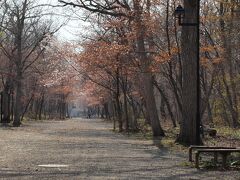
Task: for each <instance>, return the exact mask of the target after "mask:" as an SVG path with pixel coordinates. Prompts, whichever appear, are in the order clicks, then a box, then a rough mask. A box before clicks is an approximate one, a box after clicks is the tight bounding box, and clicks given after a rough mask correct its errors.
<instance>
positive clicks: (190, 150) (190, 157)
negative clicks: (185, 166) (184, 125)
mask: <svg viewBox="0 0 240 180" xmlns="http://www.w3.org/2000/svg"><path fill="white" fill-rule="evenodd" d="M192 150H193V149H192V147H190V148H189V152H188V154H189V157H188V158H189V159H188V160H189V161H190V162H192Z"/></svg>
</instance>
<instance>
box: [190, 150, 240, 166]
mask: <svg viewBox="0 0 240 180" xmlns="http://www.w3.org/2000/svg"><path fill="white" fill-rule="evenodd" d="M198 149H236V148H235V147H220V146H190V147H189V149H188V150H189V151H188V154H189V161H190V162H192V161H193V160H192V152H193V150H198Z"/></svg>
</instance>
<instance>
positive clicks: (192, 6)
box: [177, 0, 201, 145]
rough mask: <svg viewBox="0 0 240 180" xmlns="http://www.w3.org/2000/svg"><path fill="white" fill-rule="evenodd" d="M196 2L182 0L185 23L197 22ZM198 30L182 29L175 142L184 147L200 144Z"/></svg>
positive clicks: (195, 27)
mask: <svg viewBox="0 0 240 180" xmlns="http://www.w3.org/2000/svg"><path fill="white" fill-rule="evenodd" d="M198 2H199V1H198V0H184V8H185V12H186V13H185V16H184V21H185V23H197V22H198V13H199V9H198V8H199V7H198ZM198 28H199V27H198V26H183V27H182V59H183V89H182V107H183V110H182V122H181V124H180V134H179V136H178V138H177V141H178V142H179V143H182V144H185V145H198V144H200V143H201V142H200V139H199V136H198V132H197V108H198V105H197V102H198V101H197V93H198V92H197V83H198V78H197V76H198V73H199V72H198V70H197V67H198V64H197V63H198V58H199V57H198V55H199V54H198V50H199V49H198V48H199V44H198V43H199V41H198V37H199V36H198V35H199V34H198V33H199V29H198Z"/></svg>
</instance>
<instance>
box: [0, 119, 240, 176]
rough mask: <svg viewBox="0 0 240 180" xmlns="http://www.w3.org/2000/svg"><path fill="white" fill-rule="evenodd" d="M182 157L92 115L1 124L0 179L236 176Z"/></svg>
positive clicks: (237, 174)
mask: <svg viewBox="0 0 240 180" xmlns="http://www.w3.org/2000/svg"><path fill="white" fill-rule="evenodd" d="M186 160H187V156H186V154H181V153H176V152H171V151H170V150H168V149H167V148H160V149H159V148H158V147H157V146H155V145H154V143H153V142H152V141H150V140H148V141H146V140H137V139H132V138H128V137H127V136H124V135H121V134H117V133H114V132H112V131H111V124H110V123H107V122H104V121H102V120H97V119H70V120H66V121H42V122H27V123H25V124H24V125H23V126H22V127H20V128H12V127H0V179H40V180H42V179H69V180H75V179H76V180H77V179H101V180H105V179H136V180H139V179H160V180H161V179H173V180H177V179H221V180H222V179H226V180H231V179H240V173H239V172H236V171H231V172H229V171H227V172H223V171H203V170H196V169H194V168H189V167H184V166H183V162H185V161H186Z"/></svg>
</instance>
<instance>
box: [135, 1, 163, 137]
mask: <svg viewBox="0 0 240 180" xmlns="http://www.w3.org/2000/svg"><path fill="white" fill-rule="evenodd" d="M133 4H134V11H135V24H136V36H137V38H136V44H137V53H138V57H139V59H140V63H141V68H142V73H141V74H140V75H139V77H140V79H141V82H142V85H143V97H144V100H145V102H146V109H147V111H148V113H149V115H150V117H149V118H150V121H151V126H152V132H153V136H164V131H163V129H162V127H161V125H160V122H159V117H158V111H157V107H156V102H155V97H154V91H153V82H152V73H151V72H150V69H149V65H150V61H151V60H150V57H148V56H147V53H146V49H145V45H144V44H145V43H144V42H145V33H146V32H145V27H144V26H143V22H142V11H141V7H140V2H139V1H138V0H135V1H133Z"/></svg>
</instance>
